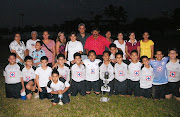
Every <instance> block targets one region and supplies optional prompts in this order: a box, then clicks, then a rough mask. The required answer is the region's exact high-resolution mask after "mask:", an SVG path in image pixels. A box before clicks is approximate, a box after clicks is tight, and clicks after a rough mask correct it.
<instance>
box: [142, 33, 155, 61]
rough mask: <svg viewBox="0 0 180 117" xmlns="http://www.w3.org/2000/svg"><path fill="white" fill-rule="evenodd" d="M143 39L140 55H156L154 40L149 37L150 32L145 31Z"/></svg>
mask: <svg viewBox="0 0 180 117" xmlns="http://www.w3.org/2000/svg"><path fill="white" fill-rule="evenodd" d="M143 38H144V39H143V40H141V41H140V51H141V53H140V56H144V55H145V56H147V57H148V58H153V56H154V42H153V41H152V40H150V39H149V33H148V32H144V34H143Z"/></svg>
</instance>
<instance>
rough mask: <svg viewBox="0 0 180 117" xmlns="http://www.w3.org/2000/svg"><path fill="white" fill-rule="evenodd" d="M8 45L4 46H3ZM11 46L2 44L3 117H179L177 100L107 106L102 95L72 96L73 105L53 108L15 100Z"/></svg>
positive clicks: (118, 100)
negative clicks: (10, 86) (10, 84)
mask: <svg viewBox="0 0 180 117" xmlns="http://www.w3.org/2000/svg"><path fill="white" fill-rule="evenodd" d="M4 45H5V46H4ZM7 45H8V44H6V43H0V50H2V51H3V52H1V56H0V61H1V62H0V74H1V75H0V117H29V116H47V117H54V116H90V117H91V116H92V117H94V116H108V117H109V116H118V117H121V116H122V117H165V116H168V117H171V116H172V117H180V102H178V101H176V100H175V99H171V100H157V101H154V100H152V99H139V98H138V99H137V98H134V97H121V96H112V97H110V101H109V102H108V103H102V102H100V101H99V100H100V96H96V95H94V94H91V95H88V96H84V97H83V96H80V95H78V96H76V97H71V103H70V104H68V105H63V106H59V105H57V106H54V107H53V106H51V102H50V100H47V99H45V100H39V99H32V100H26V101H23V100H20V99H18V100H15V99H7V98H6V97H5V86H4V78H3V76H2V73H3V72H2V70H3V67H4V66H5V65H6V63H7V59H6V58H7V56H8V51H9V49H8V46H7Z"/></svg>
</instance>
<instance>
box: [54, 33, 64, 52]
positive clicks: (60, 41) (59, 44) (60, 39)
mask: <svg viewBox="0 0 180 117" xmlns="http://www.w3.org/2000/svg"><path fill="white" fill-rule="evenodd" d="M65 48H66V38H65V36H64V32H59V33H58V36H57V39H56V55H58V54H65Z"/></svg>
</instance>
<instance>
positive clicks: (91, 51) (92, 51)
mask: <svg viewBox="0 0 180 117" xmlns="http://www.w3.org/2000/svg"><path fill="white" fill-rule="evenodd" d="M91 53H94V54H95V55H96V52H95V51H94V50H90V51H89V52H88V56H89V55H90V54H91Z"/></svg>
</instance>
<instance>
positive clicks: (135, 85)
mask: <svg viewBox="0 0 180 117" xmlns="http://www.w3.org/2000/svg"><path fill="white" fill-rule="evenodd" d="M127 86H128V88H127V89H128V90H127V95H132V92H134V96H135V97H139V96H141V91H140V83H139V81H132V80H129V79H128V82H127Z"/></svg>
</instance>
